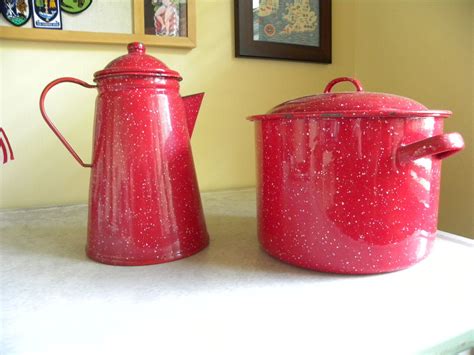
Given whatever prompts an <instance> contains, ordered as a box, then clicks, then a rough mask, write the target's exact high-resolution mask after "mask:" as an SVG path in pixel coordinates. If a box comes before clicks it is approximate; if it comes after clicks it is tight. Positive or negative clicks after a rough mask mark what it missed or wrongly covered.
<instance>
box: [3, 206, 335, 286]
mask: <svg viewBox="0 0 474 355" xmlns="http://www.w3.org/2000/svg"><path fill="white" fill-rule="evenodd" d="M206 223H207V227H208V231H209V235H210V245H209V246H208V247H207V248H206V249H205V250H203V251H201V252H199V253H197V254H195V255H193V256H191V257H188V258H185V259H181V260H177V261H174V262H171V263H165V264H159V265H149V266H141V267H116V266H109V265H103V264H99V263H96V262H94V261H92V260H89V259H88V258H87V256H86V255H85V250H84V249H85V244H86V234H87V228H86V226H85V225H82V226H81V225H77V222H76V223H71V224H67V223H60V224H59V225H54V226H52V225H51V224H48V223H45V224H42V225H41V224H40V225H39V226H37V225H35V228H32V227H31V226H29V225H28V223H27V222H25V223H24V224H23V225H22V226H18V225H17V226H15V228H12V229H11V230H10V231H9V230H8V228H6V229H5V228H3V233H5V234H4V235H5V237H2V247H3V250H4V252H6V253H7V254H10V256H11V257H14V258H16V259H18V257H21V256H23V257H26V258H29V257H31V256H35V257H34V260H36V261H35V262H37V261H40V262H41V260H43V261H42V262H41V263H43V262H44V261H49V262H50V263H57V264H58V263H62V264H64V262H65V261H66V262H67V261H68V260H65V259H69V261H71V262H72V263H76V264H77V262H78V261H80V262H81V265H84V263H87V268H88V269H97V271H99V274H100V270H104V277H105V274H106V273H110V272H112V273H114V274H115V275H116V277H117V278H118V279H121V278H127V277H130V276H131V275H140V274H142V273H143V272H144V271H143V269H147V272H153V273H156V274H155V277H156V278H157V279H158V278H159V279H160V282H169V283H175V282H178V284H179V282H180V281H179V280H178V279H180V278H183V280H184V279H187V278H189V277H191V278H194V279H195V280H196V281H200V280H202V281H206V282H211V283H212V280H213V279H215V281H216V282H217V280H218V279H222V278H229V279H234V278H236V277H237V278H240V279H245V280H248V281H252V280H253V281H258V280H261V278H262V277H263V278H265V277H270V278H271V279H273V280H275V279H276V280H278V279H282V280H288V277H294V279H295V280H301V279H302V278H303V279H314V278H317V279H319V280H321V279H323V280H324V279H326V280H333V279H337V278H339V277H343V276H339V275H333V274H325V273H318V272H315V271H310V270H305V269H302V268H298V267H294V266H291V265H289V264H285V263H283V262H280V261H278V260H277V259H275V258H273V257H270V256H269V255H267V254H266V253H265V252H264V251H263V250H262V249H261V248H260V246H259V243H258V239H257V226H256V219H255V217H242V216H232V215H230V216H229V215H207V216H206ZM12 260H14V259H12ZM28 260H30V261H31V259H28ZM55 260H56V261H55ZM17 262H18V260H17ZM71 266H72V265H71ZM173 275H174V276H173ZM176 275H180V276H179V277H178V279H173V277H176ZM295 276H296V277H295ZM99 277H100V276H99Z"/></svg>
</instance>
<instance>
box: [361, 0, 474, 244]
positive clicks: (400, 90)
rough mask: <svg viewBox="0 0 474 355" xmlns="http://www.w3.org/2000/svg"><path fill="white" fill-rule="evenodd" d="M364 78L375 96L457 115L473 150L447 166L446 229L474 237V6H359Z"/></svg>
mask: <svg viewBox="0 0 474 355" xmlns="http://www.w3.org/2000/svg"><path fill="white" fill-rule="evenodd" d="M356 17H357V19H356V23H357V27H356V56H355V72H356V76H357V77H358V78H359V80H361V81H362V82H363V84H364V89H366V90H369V91H385V92H390V93H395V94H399V95H402V96H407V97H410V98H413V99H415V100H417V101H419V102H421V103H423V104H424V105H425V106H427V107H429V108H432V109H447V110H451V111H453V113H454V114H453V116H452V117H450V118H448V119H447V120H446V122H445V132H453V131H454V132H455V131H457V132H461V134H462V135H463V137H464V140H465V142H466V149H465V150H464V151H463V152H462V153H460V154H458V155H456V156H453V157H450V158H449V159H446V160H444V161H443V168H442V183H441V198H440V214H439V229H441V230H445V231H449V232H452V233H456V234H461V235H466V236H471V237H474V228H473V221H474V216H473V201H474V190H473V188H474V179H473V170H474V146H473V144H472V141H473V121H474V115H473V114H474V110H473V99H474V98H473V83H474V57H473V40H474V33H473V24H474V1H472V0H461V1H459V0H429V1H426V0H417V1H402V0H386V1H381V0H372V1H370V0H358V1H357V9H356Z"/></svg>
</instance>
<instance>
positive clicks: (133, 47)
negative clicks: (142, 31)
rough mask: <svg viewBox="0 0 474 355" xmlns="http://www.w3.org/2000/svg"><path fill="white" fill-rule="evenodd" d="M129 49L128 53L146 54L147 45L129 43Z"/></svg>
mask: <svg viewBox="0 0 474 355" xmlns="http://www.w3.org/2000/svg"><path fill="white" fill-rule="evenodd" d="M127 49H128V53H130V54H131V53H145V52H146V48H145V45H144V44H143V43H140V42H132V43H129V44H128V46H127Z"/></svg>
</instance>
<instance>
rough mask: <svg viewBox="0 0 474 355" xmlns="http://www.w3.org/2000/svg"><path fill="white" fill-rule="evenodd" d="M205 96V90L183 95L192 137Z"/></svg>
mask: <svg viewBox="0 0 474 355" xmlns="http://www.w3.org/2000/svg"><path fill="white" fill-rule="evenodd" d="M203 98H204V93H203V92H201V93H199V94H194V95H189V96H184V97H183V102H184V109H185V110H186V119H187V121H188V131H189V136H190V137H191V136H192V135H193V130H194V125H195V124H196V119H197V116H198V113H199V109H200V108H201V103H202V99H203Z"/></svg>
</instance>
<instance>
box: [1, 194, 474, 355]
mask: <svg viewBox="0 0 474 355" xmlns="http://www.w3.org/2000/svg"><path fill="white" fill-rule="evenodd" d="M203 203H204V209H205V213H206V220H207V224H208V229H209V233H210V236H211V244H210V246H209V247H208V248H207V249H206V250H204V251H202V252H201V253H198V254H196V255H194V256H192V257H189V258H187V259H182V260H179V261H175V262H172V263H167V264H161V265H152V266H143V267H117V266H108V265H102V264H99V263H96V262H93V261H91V260H89V259H87V257H86V256H85V254H84V246H85V241H86V223H87V221H86V218H87V217H86V206H71V207H61V208H48V209H38V210H27V211H7V212H2V213H1V214H0V218H1V223H0V233H1V238H0V240H1V252H0V257H1V271H0V272H1V275H0V276H1V314H0V317H1V328H0V331H1V333H0V336H1V343H0V353H1V354H63V355H69V354H242V355H245V354H290V355H297V354H298V355H299V354H332V353H334V354H371V353H374V354H412V353H418V352H420V351H427V353H443V352H442V351H443V349H445V350H446V349H451V350H452V349H461V348H462V347H466V342H469V341H471V342H472V344H473V346H474V330H473V329H474V307H473V298H472V297H473V294H474V293H473V291H474V287H473V285H474V282H473V280H474V277H473V271H474V242H473V241H471V240H468V239H466V238H461V237H457V236H453V235H449V234H447V233H443V232H440V233H439V238H438V240H437V241H436V244H435V248H434V250H433V252H432V254H431V255H430V256H429V257H428V258H427V259H426V260H425V261H423V262H421V263H420V264H418V265H416V266H414V267H412V268H410V269H407V270H404V271H399V272H395V273H390V274H383V275H375V276H341V275H333V274H322V273H317V272H313V271H309V270H304V269H299V268H296V267H293V266H290V265H286V264H283V263H281V262H279V261H277V260H276V259H273V258H271V257H269V256H267V255H266V254H265V253H264V252H263V251H262V250H261V249H260V248H259V246H258V242H257V237H256V220H255V191H254V190H240V191H229V192H217V193H206V194H203ZM462 343H464V345H463V344H462ZM429 349H431V350H429ZM433 349H437V350H433ZM446 351H448V350H446Z"/></svg>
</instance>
